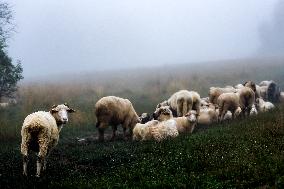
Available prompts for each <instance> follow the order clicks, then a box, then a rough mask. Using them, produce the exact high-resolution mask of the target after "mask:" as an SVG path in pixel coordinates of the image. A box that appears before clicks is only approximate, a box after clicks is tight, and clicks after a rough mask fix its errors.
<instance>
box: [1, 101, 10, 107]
mask: <svg viewBox="0 0 284 189" xmlns="http://www.w3.org/2000/svg"><path fill="white" fill-rule="evenodd" d="M9 105H10V104H9V103H8V102H2V103H0V108H6V107H8V106H9Z"/></svg>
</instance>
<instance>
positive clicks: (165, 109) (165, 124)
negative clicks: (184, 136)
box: [133, 106, 178, 141]
mask: <svg viewBox="0 0 284 189" xmlns="http://www.w3.org/2000/svg"><path fill="white" fill-rule="evenodd" d="M154 114H155V115H156V116H157V117H155V116H154V117H155V118H156V119H158V120H152V121H149V122H147V123H145V124H141V123H137V124H136V125H135V127H134V129H133V139H134V140H151V139H153V140H156V141H161V140H164V139H166V138H173V137H176V136H178V130H177V123H176V121H175V120H173V114H172V112H171V110H170V108H169V106H162V107H160V108H158V109H157V110H156V112H155V113H154Z"/></svg>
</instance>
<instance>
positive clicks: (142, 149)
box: [0, 106, 284, 188]
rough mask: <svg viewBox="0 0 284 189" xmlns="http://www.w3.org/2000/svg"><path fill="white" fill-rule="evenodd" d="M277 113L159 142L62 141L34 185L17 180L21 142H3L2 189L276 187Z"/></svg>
mask: <svg viewBox="0 0 284 189" xmlns="http://www.w3.org/2000/svg"><path fill="white" fill-rule="evenodd" d="M283 108H284V107H283V106H280V107H278V108H277V109H276V110H274V111H273V112H270V113H265V114H261V115H258V116H255V117H251V118H248V119H246V120H237V121H234V122H232V123H230V124H228V123H224V124H216V125H213V126H212V128H210V129H202V128H200V129H197V131H196V132H195V133H194V134H192V135H184V136H180V137H178V138H176V139H173V140H167V141H164V142H160V143H156V142H149V141H148V142H131V141H123V140H117V141H115V142H105V143H98V142H90V143H86V144H79V143H77V142H76V140H75V139H74V137H72V136H70V135H64V134H63V135H62V137H61V140H60V143H59V145H58V146H57V147H56V149H55V150H54V151H53V152H52V154H51V156H50V157H49V164H48V167H47V171H46V173H45V175H44V176H43V177H42V178H40V179H36V178H35V177H34V176H30V177H29V178H24V177H22V175H21V173H22V167H21V156H20V152H19V141H14V142H10V143H7V142H1V144H0V145H1V150H0V162H1V163H0V174H1V176H0V178H1V179H0V187H1V188H38V187H39V186H42V187H44V188H46V187H48V188H113V187H118V188H236V187H237V188H255V187H263V186H267V187H268V186H270V187H275V186H278V187H280V188H281V186H283V185H284V182H283V181H284V146H283V143H284V124H283V121H284V120H283V116H284V112H283ZM64 129H65V130H68V127H66V128H64ZM34 164H35V158H33V163H31V165H30V167H29V171H30V174H31V175H34V174H35V165H34Z"/></svg>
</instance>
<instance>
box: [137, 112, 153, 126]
mask: <svg viewBox="0 0 284 189" xmlns="http://www.w3.org/2000/svg"><path fill="white" fill-rule="evenodd" d="M150 120H151V116H150V115H149V114H148V113H142V114H141V116H140V117H139V121H140V123H143V124H144V123H147V122H148V121H150Z"/></svg>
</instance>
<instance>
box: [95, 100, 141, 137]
mask: <svg viewBox="0 0 284 189" xmlns="http://www.w3.org/2000/svg"><path fill="white" fill-rule="evenodd" d="M95 115H96V117H97V123H96V127H97V128H98V130H99V140H100V141H103V140H104V130H105V129H106V128H107V127H108V126H109V125H111V126H112V131H113V132H112V140H113V139H114V138H115V135H116V130H117V126H118V125H119V124H121V125H122V128H123V134H124V137H125V138H126V129H129V133H130V135H132V129H133V128H134V126H135V125H136V123H138V122H139V121H140V120H139V117H138V115H137V113H136V112H135V110H134V108H133V106H132V103H131V102H130V101H129V100H128V99H123V98H119V97H115V96H107V97H103V98H101V99H100V100H99V101H98V102H97V103H96V105H95Z"/></svg>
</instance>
